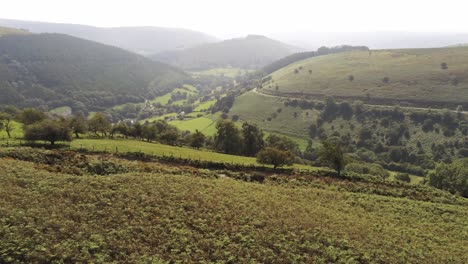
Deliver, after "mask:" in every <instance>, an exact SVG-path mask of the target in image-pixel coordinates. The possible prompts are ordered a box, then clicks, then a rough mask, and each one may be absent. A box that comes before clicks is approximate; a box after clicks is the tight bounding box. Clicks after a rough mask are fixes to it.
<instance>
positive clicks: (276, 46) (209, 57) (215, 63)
mask: <svg viewBox="0 0 468 264" xmlns="http://www.w3.org/2000/svg"><path fill="white" fill-rule="evenodd" d="M297 51H298V48H295V47H292V46H289V45H287V44H284V43H281V42H279V41H276V40H272V39H269V38H267V37H264V36H256V35H249V36H247V37H246V38H238V39H231V40H225V41H223V42H219V43H214V44H205V45H201V46H198V47H194V48H190V49H186V50H182V51H169V52H164V53H161V54H156V55H154V56H152V58H153V59H154V60H157V61H162V62H166V63H169V64H171V65H174V66H177V67H181V68H183V69H188V70H206V69H210V68H223V67H235V68H247V69H256V68H260V67H263V66H265V65H266V64H268V63H271V62H273V61H275V60H277V59H280V58H282V57H285V56H288V55H290V54H292V53H294V52H297Z"/></svg>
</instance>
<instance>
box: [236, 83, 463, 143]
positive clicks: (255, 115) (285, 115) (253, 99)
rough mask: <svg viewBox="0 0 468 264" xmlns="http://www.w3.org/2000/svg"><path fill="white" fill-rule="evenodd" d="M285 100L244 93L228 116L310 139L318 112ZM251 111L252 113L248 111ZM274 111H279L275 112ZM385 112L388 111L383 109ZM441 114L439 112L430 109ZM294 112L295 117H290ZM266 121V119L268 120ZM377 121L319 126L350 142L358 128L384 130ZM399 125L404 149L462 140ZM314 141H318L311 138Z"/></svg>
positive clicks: (411, 125)
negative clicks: (405, 135) (403, 129)
mask: <svg viewBox="0 0 468 264" xmlns="http://www.w3.org/2000/svg"><path fill="white" fill-rule="evenodd" d="M285 101H287V99H286V98H280V97H273V96H265V95H261V94H258V93H255V92H253V91H250V92H247V93H245V94H243V95H241V96H239V97H237V98H236V101H235V103H234V105H233V107H232V108H231V111H230V114H232V115H238V116H239V117H240V120H243V121H251V122H255V123H257V124H258V125H259V126H260V127H261V128H263V129H265V130H267V131H273V132H279V133H283V134H285V135H288V136H296V137H299V138H303V140H305V139H307V138H310V136H309V126H310V125H312V124H316V120H317V118H318V117H319V114H320V111H318V110H316V109H301V108H300V107H292V106H285V105H284V103H285ZM365 107H366V108H369V109H381V106H370V105H369V106H365ZM252 109H255V111H252ZM278 109H281V112H280V113H278V111H277V110H278ZM386 109H388V108H386ZM400 111H402V112H404V113H405V115H407V116H409V115H410V114H411V113H413V112H421V113H425V112H428V111H429V109H426V110H423V109H421V110H419V109H417V110H411V109H405V108H401V109H400ZM433 111H438V112H440V113H443V111H439V110H433ZM273 113H276V117H275V118H272V114H273ZM294 113H296V114H297V117H294ZM269 118H270V120H269ZM380 122H381V120H380V119H375V120H369V121H367V122H366V123H362V122H358V120H356V117H355V116H354V117H352V118H351V119H350V120H344V119H343V118H341V117H339V118H336V119H334V120H332V121H327V122H325V123H324V124H323V125H322V127H323V128H324V130H325V131H326V133H327V134H328V135H331V134H332V133H334V132H337V133H339V134H341V135H345V134H348V133H350V135H351V137H352V138H353V139H355V140H356V139H357V138H358V134H359V131H360V130H361V128H362V127H364V126H366V127H372V129H373V130H374V131H375V132H383V131H385V129H386V128H385V127H383V126H382V125H381V124H380ZM401 124H405V125H407V126H408V129H409V131H410V132H409V134H410V138H409V139H407V142H406V146H409V147H415V146H416V144H417V142H418V141H419V142H421V143H422V146H423V148H424V149H425V150H426V151H430V148H431V145H432V143H434V144H447V143H450V142H454V141H457V140H461V141H463V140H464V137H465V136H463V135H462V134H461V133H460V131H455V132H454V134H453V135H451V136H449V137H447V136H444V135H443V133H442V128H441V129H440V131H439V132H437V130H432V131H423V129H422V124H416V123H414V122H412V121H411V120H409V117H407V118H406V119H405V120H404V121H402V122H401ZM314 141H319V140H318V139H315V140H314Z"/></svg>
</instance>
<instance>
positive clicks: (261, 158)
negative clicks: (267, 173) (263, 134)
mask: <svg viewBox="0 0 468 264" xmlns="http://www.w3.org/2000/svg"><path fill="white" fill-rule="evenodd" d="M257 162H258V163H260V164H269V165H273V169H276V168H278V167H282V166H284V165H292V164H293V162H294V154H292V153H291V152H289V151H284V150H280V149H277V148H274V147H267V148H265V149H263V150H261V151H260V152H258V154H257Z"/></svg>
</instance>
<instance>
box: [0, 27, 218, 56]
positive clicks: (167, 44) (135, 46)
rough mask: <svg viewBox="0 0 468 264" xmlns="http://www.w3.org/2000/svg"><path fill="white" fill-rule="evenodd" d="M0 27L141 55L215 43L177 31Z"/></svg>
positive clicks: (211, 39)
mask: <svg viewBox="0 0 468 264" xmlns="http://www.w3.org/2000/svg"><path fill="white" fill-rule="evenodd" d="M0 25H1V26H7V27H12V28H24V29H27V30H29V31H30V32H33V33H60V34H67V35H71V36H75V37H79V38H84V39H88V40H92V41H96V42H100V43H103V44H107V45H112V46H116V47H120V48H123V49H126V50H129V51H133V52H136V53H139V54H142V55H149V54H155V53H159V52H162V51H165V50H173V49H182V48H189V47H194V46H196V45H201V44H205V43H210V42H214V41H216V39H215V38H214V37H212V36H209V35H206V34H204V33H201V32H196V31H192V30H186V29H178V28H163V27H115V28H101V27H92V26H86V25H75V24H60V23H46V22H32V21H22V20H11V19H0Z"/></svg>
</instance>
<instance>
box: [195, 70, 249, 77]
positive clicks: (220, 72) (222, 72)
mask: <svg viewBox="0 0 468 264" xmlns="http://www.w3.org/2000/svg"><path fill="white" fill-rule="evenodd" d="M252 71H253V70H247V69H240V68H214V69H209V70H206V71H199V72H193V73H192V74H193V75H195V76H197V75H212V76H226V77H231V78H234V77H237V76H242V75H245V74H248V73H250V72H252Z"/></svg>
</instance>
